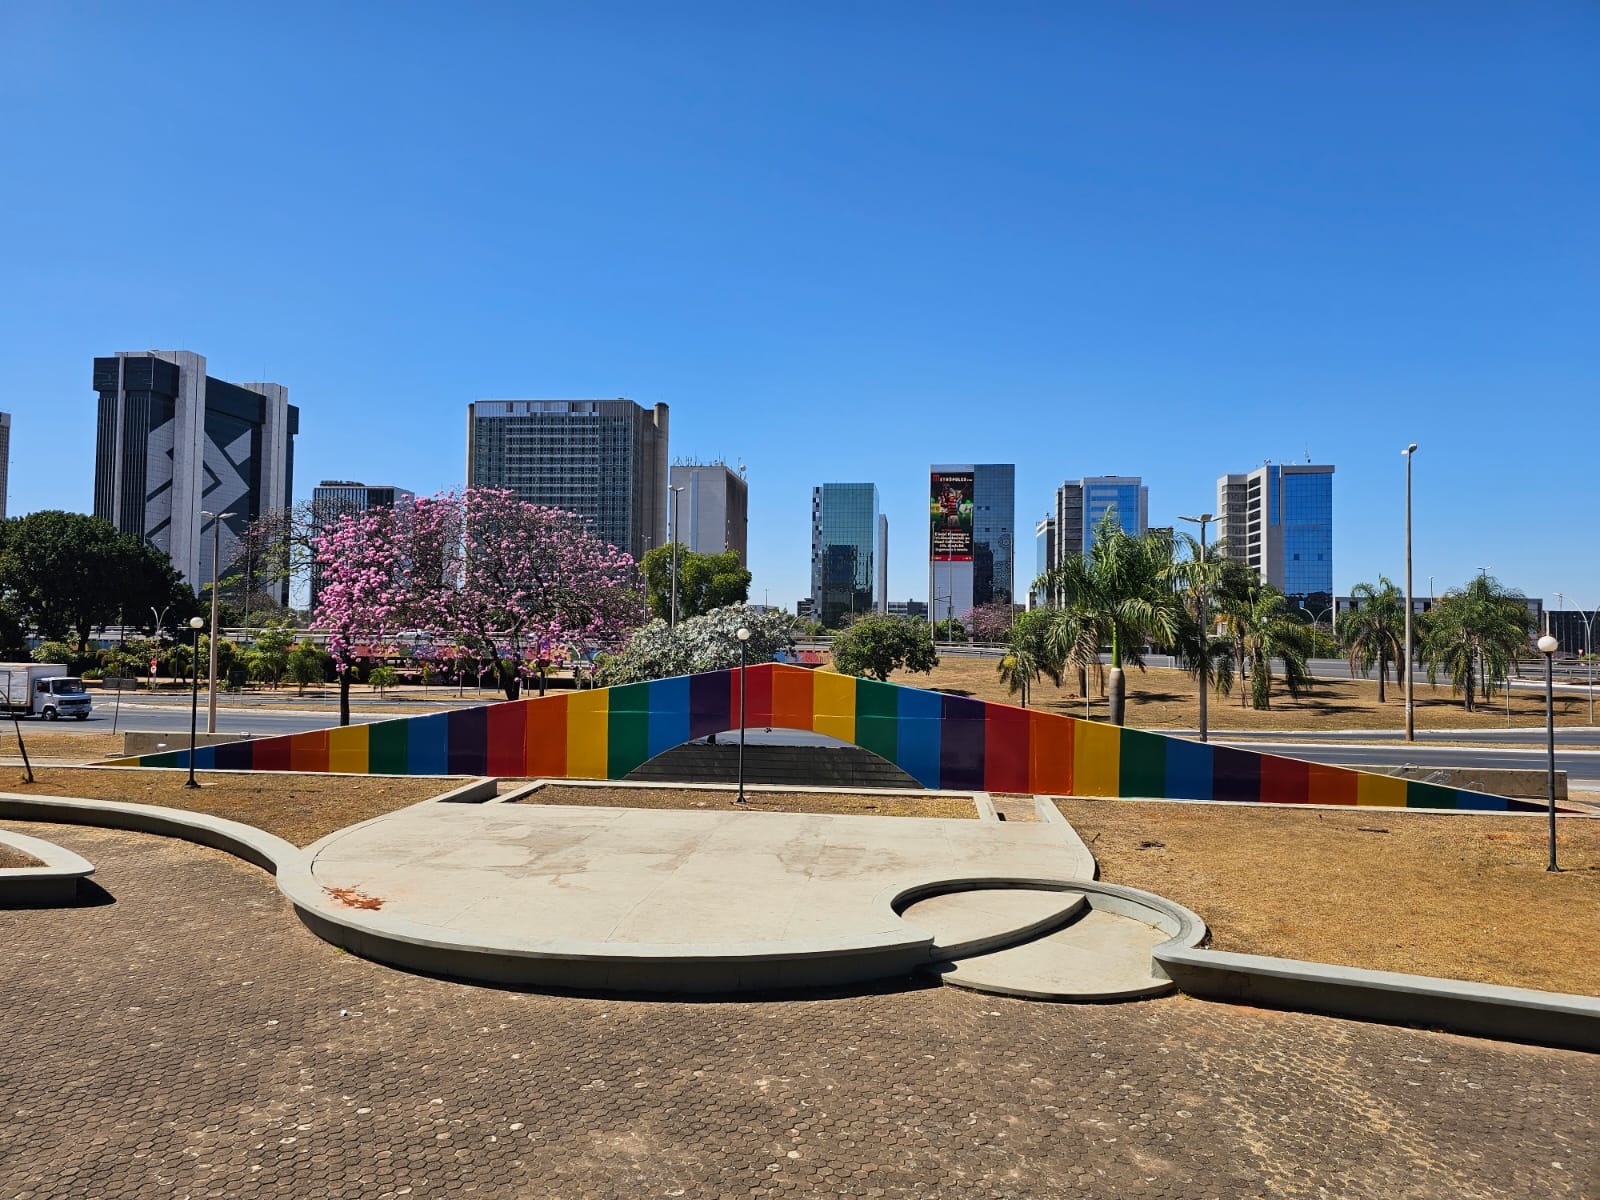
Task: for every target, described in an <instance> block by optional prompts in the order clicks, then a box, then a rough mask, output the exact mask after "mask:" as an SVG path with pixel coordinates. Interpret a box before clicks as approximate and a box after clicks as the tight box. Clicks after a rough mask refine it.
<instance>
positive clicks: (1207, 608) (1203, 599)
mask: <svg viewBox="0 0 1600 1200" xmlns="http://www.w3.org/2000/svg"><path fill="white" fill-rule="evenodd" d="M1178 520H1180V521H1188V522H1190V523H1191V524H1193V525H1198V526H1200V567H1201V571H1200V614H1199V615H1200V740H1201V741H1202V742H1203V741H1205V740H1206V691H1207V690H1208V688H1209V685H1210V683H1211V619H1210V618H1211V593H1210V591H1209V590H1208V589H1207V588H1206V580H1205V570H1204V568H1205V565H1206V526H1207V525H1209V524H1210V523H1211V520H1212V515H1211V514H1210V513H1201V514H1200V515H1199V516H1198V517H1182V516H1180V517H1179V518H1178Z"/></svg>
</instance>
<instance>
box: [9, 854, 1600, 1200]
mask: <svg viewBox="0 0 1600 1200" xmlns="http://www.w3.org/2000/svg"><path fill="white" fill-rule="evenodd" d="M12 827H14V828H25V829H27V830H28V831H29V832H32V833H35V834H37V835H39V836H42V837H46V838H48V839H50V840H54V841H57V842H58V843H60V844H61V845H64V846H68V847H70V848H71V849H73V850H76V851H78V852H79V853H81V854H83V855H85V856H86V857H87V858H89V859H90V860H91V861H92V862H94V863H95V864H96V866H97V867H98V869H99V870H98V874H97V876H96V878H97V879H98V881H99V883H100V884H101V885H103V887H104V888H105V889H107V891H108V892H109V893H110V894H111V896H114V897H115V903H110V902H106V903H101V904H98V905H92V904H91V905H84V906H80V907H77V908H74V909H71V910H25V911H3V912H0V1031H3V1033H4V1047H3V1053H0V1197H5V1198H11V1197H34V1196H52V1197H55V1196H60V1197H69V1196H70V1197H133V1196H140V1197H144V1196H161V1197H168V1196H171V1197H200V1196H244V1197H256V1196H288V1197H297V1198H301V1197H305V1198H315V1197H345V1196H349V1197H356V1196H359V1197H385V1198H387V1197H392V1196H401V1195H404V1196H412V1197H456V1196H467V1195H472V1196H493V1197H502V1196H538V1197H544V1196H556V1197H565V1196H619V1197H630V1198H631V1197H648V1196H663V1197H672V1196H687V1197H694V1198H698V1197H721V1196H767V1195H784V1196H787V1195H796V1194H816V1193H823V1194H829V1195H862V1196H960V1197H964V1198H965V1197H990V1196H1006V1197H1011V1196H1017V1197H1022V1196H1026V1197H1035V1196H1107V1197H1110V1196H1118V1197H1124V1196H1126V1197H1212V1196H1214V1197H1219V1198H1223V1197H1225V1198H1227V1200H1234V1198H1237V1197H1248V1196H1273V1197H1283V1196H1315V1197H1330V1198H1339V1200H1347V1198H1351V1197H1384V1198H1385V1200H1389V1198H1393V1197H1431V1196H1438V1197H1451V1198H1452V1200H1456V1198H1460V1197H1483V1196H1513V1197H1518V1198H1525V1197H1550V1196H1579V1197H1596V1196H1600V1170H1597V1166H1596V1164H1597V1161H1600V1149H1597V1142H1600V1137H1597V1134H1600V1056H1589V1055H1582V1054H1577V1053H1570V1052H1563V1051H1555V1050H1544V1049H1537V1048H1529V1047H1518V1046H1506V1045H1500V1044H1496V1043H1492V1042H1486V1041H1479V1040H1473V1039H1467V1038H1457V1037H1451V1036H1446V1035H1442V1034H1433V1033H1425V1032H1418V1031H1412V1030H1401V1029H1388V1028H1384V1027H1381V1026H1375V1025H1363V1024H1359V1023H1354V1022H1344V1021H1335V1020H1327V1019H1323V1018H1317V1017H1307V1016H1298V1015H1292V1014H1276V1013H1266V1012H1260V1011H1257V1010H1253V1009H1246V1008H1235V1007H1229V1006H1224V1005H1212V1004H1205V1003H1200V1002H1197V1001H1192V1000H1187V999H1182V998H1173V999H1168V1000H1161V1001H1156V1002H1146V1003H1135V1004H1123V1005H1109V1006H1052V1005H1044V1004H1034V1003H1028V1002H1025V1001H1013V1000H1004V999H999V998H995V997H987V996H981V995H976V994H973V993H967V992H960V991H956V990H955V989H951V988H944V989H940V988H910V989H906V990H889V991H884V992H879V993H875V994H870V995H849V996H830V997H823V998H812V999H790V1000H782V1001H766V1002H715V1003H678V1002H637V1001H618V1000H614V999H592V998H577V997H570V996H552V995H541V994H535V993H522V992H505V991H497V990H493V989H488V988H478V987H470V986H465V985H461V984H456V983H451V982H447V981H444V980H437V979H429V978H423V977H418V976H412V975H406V974H403V973H399V972H395V971H392V970H389V969H387V968H384V967H380V966H376V965H373V964H371V963H367V962H364V961H362V960H360V959H357V958H353V957H351V956H348V955H345V954H341V953H340V952H338V951H336V950H334V949H332V948H331V947H329V946H327V945H325V944H323V943H322V942H320V941H318V940H317V939H316V938H315V937H313V936H312V935H311V934H310V933H309V932H307V931H306V930H305V929H304V928H303V927H302V926H301V925H300V924H299V923H298V922H297V921H296V920H295V919H294V916H293V912H292V910H291V909H290V908H289V906H288V905H287V903H286V902H285V901H283V900H282V899H281V897H280V896H279V895H278V893H277V892H276V890H275V889H274V887H273V885H272V882H271V880H270V879H269V878H268V877H267V876H266V875H265V874H263V873H262V872H260V871H257V870H256V869H255V868H253V867H249V866H247V865H245V864H243V863H240V862H237V861H235V860H234V859H231V858H229V857H227V856H226V855H223V854H220V853H217V852H213V851H209V850H204V849H200V848H198V847H194V846H189V845H186V844H184V843H179V842H173V841H165V840H163V839H160V838H155V837H148V836H144V835H140V834H130V833H120V832H113V831H102V830H92V829H83V828H74V827H62V826H44V825H16V826H12Z"/></svg>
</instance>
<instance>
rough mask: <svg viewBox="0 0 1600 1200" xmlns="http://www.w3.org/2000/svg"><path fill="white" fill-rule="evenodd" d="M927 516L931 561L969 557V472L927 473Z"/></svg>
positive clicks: (970, 549)
mask: <svg viewBox="0 0 1600 1200" xmlns="http://www.w3.org/2000/svg"><path fill="white" fill-rule="evenodd" d="M928 519H929V522H930V529H931V534H932V540H931V549H932V552H933V560H934V561H935V562H971V561H972V472H971V471H935V472H933V473H932V474H931V475H930V476H929V487H928Z"/></svg>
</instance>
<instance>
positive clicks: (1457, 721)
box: [891, 657, 1589, 732]
mask: <svg viewBox="0 0 1600 1200" xmlns="http://www.w3.org/2000/svg"><path fill="white" fill-rule="evenodd" d="M996 661H997V660H996V659H992V658H965V657H963V658H955V657H947V658H944V659H942V660H941V661H940V663H939V665H938V666H937V667H935V668H934V670H933V673H932V674H931V675H913V674H909V673H907V672H903V671H902V672H897V673H896V674H895V675H893V676H891V680H892V682H894V683H904V684H909V685H910V686H912V687H920V688H934V689H937V690H942V691H949V692H954V693H957V694H959V695H963V696H975V697H977V698H978V699H979V700H990V701H998V702H999V703H1002V704H1016V703H1018V702H1019V701H1018V698H1017V697H1016V696H1014V695H1012V694H1011V693H1009V692H1007V691H1006V688H1005V685H1004V684H1002V683H1001V682H1000V677H999V675H998V674H997V673H996V671H995V663H996ZM1127 675H1128V724H1129V725H1134V726H1137V727H1138V728H1141V729H1194V728H1196V727H1198V725H1199V724H1200V702H1199V699H1198V698H1197V697H1196V694H1195V682H1194V679H1193V678H1192V677H1191V676H1190V675H1189V674H1188V673H1187V672H1184V671H1174V670H1171V669H1169V668H1166V667H1151V668H1150V669H1149V670H1146V671H1140V670H1139V669H1137V668H1129V669H1128V672H1127ZM1089 691H1090V699H1089V713H1090V715H1091V716H1092V717H1093V718H1094V719H1096V720H1101V721H1103V720H1105V719H1106V702H1105V700H1104V699H1102V698H1101V697H1100V695H1099V692H1098V689H1097V688H1096V685H1095V679H1094V673H1093V672H1090V675H1089ZM1240 695H1241V692H1240V689H1239V687H1238V686H1237V685H1236V686H1235V687H1234V691H1233V695H1232V696H1231V697H1219V696H1215V695H1213V696H1212V697H1211V700H1210V704H1209V705H1208V707H1207V724H1208V725H1209V726H1210V727H1211V728H1212V729H1228V730H1272V729H1400V728H1402V727H1403V726H1404V724H1405V705H1404V698H1403V694H1402V692H1401V690H1400V688H1399V687H1397V686H1393V685H1391V686H1390V688H1389V692H1388V697H1389V698H1388V700H1387V702H1386V703H1384V704H1381V705H1380V704H1379V703H1378V684H1377V681H1376V680H1366V679H1327V680H1318V681H1317V682H1316V684H1315V685H1314V690H1313V691H1311V692H1309V693H1306V694H1304V695H1302V696H1301V697H1300V699H1298V700H1295V699H1292V698H1291V697H1290V696H1289V694H1288V693H1287V692H1284V691H1283V690H1282V689H1281V688H1275V689H1274V693H1273V698H1272V707H1271V708H1270V709H1267V710H1265V711H1257V710H1255V709H1253V708H1248V707H1245V708H1241V707H1240V705H1239V699H1240ZM1414 702H1415V706H1416V723H1417V728H1419V729H1482V730H1484V731H1485V732H1490V731H1493V730H1496V729H1505V728H1506V706H1505V697H1504V695H1497V696H1496V697H1495V703H1494V704H1493V705H1492V706H1490V707H1489V708H1487V709H1480V710H1479V711H1477V712H1470V713H1469V712H1467V711H1466V710H1465V709H1463V708H1462V707H1461V697H1459V696H1454V697H1453V696H1451V694H1450V689H1449V687H1448V686H1445V685H1440V686H1439V687H1436V688H1430V687H1428V686H1426V685H1423V686H1421V687H1418V688H1417V689H1416V695H1415V700H1414ZM1032 706H1033V707H1034V708H1038V709H1042V710H1044V711H1045V712H1058V713H1064V714H1066V715H1067V716H1072V717H1081V716H1083V714H1084V707H1083V697H1082V696H1080V695H1078V694H1077V677H1076V675H1072V676H1069V677H1068V678H1067V679H1066V680H1064V681H1063V685H1062V686H1061V687H1060V688H1055V687H1052V686H1051V685H1050V683H1049V681H1048V680H1046V681H1043V682H1042V683H1040V685H1039V686H1038V687H1036V688H1035V689H1034V692H1033V699H1032ZM1555 709H1556V724H1557V725H1558V726H1560V725H1587V724H1588V720H1589V703H1588V700H1587V699H1585V698H1584V697H1582V696H1557V697H1556V703H1555ZM1511 726H1512V727H1516V728H1527V727H1532V728H1541V729H1542V728H1543V727H1544V696H1543V695H1542V694H1539V693H1535V692H1516V693H1514V694H1513V695H1512V697H1511Z"/></svg>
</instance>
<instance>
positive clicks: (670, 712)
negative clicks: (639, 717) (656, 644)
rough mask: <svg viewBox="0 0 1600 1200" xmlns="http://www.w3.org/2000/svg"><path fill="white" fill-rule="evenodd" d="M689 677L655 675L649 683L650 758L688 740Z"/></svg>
mask: <svg viewBox="0 0 1600 1200" xmlns="http://www.w3.org/2000/svg"><path fill="white" fill-rule="evenodd" d="M689 703H690V687H689V677H688V676H687V675H679V676H678V677H677V678H675V679H656V680H653V681H651V684H650V739H649V746H648V753H649V755H650V757H651V758H654V757H655V756H656V755H658V754H661V753H663V752H665V751H667V750H671V749H672V748H673V747H674V746H681V745H683V743H684V742H687V741H688V740H689Z"/></svg>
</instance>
